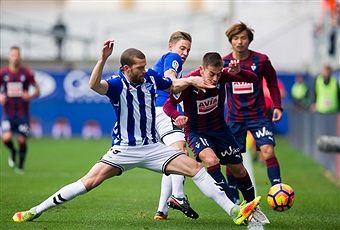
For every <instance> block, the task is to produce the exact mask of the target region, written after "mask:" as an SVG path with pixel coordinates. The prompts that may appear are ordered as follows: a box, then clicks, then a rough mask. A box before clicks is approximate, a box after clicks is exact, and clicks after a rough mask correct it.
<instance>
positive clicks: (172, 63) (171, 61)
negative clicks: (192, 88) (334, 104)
mask: <svg viewBox="0 0 340 230" xmlns="http://www.w3.org/2000/svg"><path fill="white" fill-rule="evenodd" d="M163 69H164V72H165V71H167V70H173V71H175V72H176V73H177V74H178V73H180V72H181V71H182V59H181V57H180V56H179V54H177V53H172V52H169V53H168V54H167V55H166V56H165V57H164V62H163Z"/></svg>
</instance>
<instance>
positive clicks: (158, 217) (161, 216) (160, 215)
mask: <svg viewBox="0 0 340 230" xmlns="http://www.w3.org/2000/svg"><path fill="white" fill-rule="evenodd" d="M167 218H168V215H165V214H164V212H161V211H157V213H156V215H155V216H154V217H153V219H154V220H166V219H167Z"/></svg>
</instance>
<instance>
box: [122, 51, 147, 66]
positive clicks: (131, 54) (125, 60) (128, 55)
mask: <svg viewBox="0 0 340 230" xmlns="http://www.w3.org/2000/svg"><path fill="white" fill-rule="evenodd" d="M134 58H138V59H145V55H144V53H143V52H142V51H140V50H138V49H135V48H129V49H127V50H125V51H124V52H123V53H122V54H121V55H120V64H121V65H122V66H124V65H127V66H130V67H131V66H132V65H133V64H135V61H134V60H133V59H134Z"/></svg>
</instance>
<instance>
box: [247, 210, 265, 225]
mask: <svg viewBox="0 0 340 230" xmlns="http://www.w3.org/2000/svg"><path fill="white" fill-rule="evenodd" d="M251 222H258V223H260V224H262V225H265V224H270V221H269V219H268V218H267V217H266V215H265V214H264V213H263V212H262V211H261V209H260V207H259V206H257V207H256V208H255V209H254V212H253V213H252V214H251V215H250V216H249V218H248V223H251Z"/></svg>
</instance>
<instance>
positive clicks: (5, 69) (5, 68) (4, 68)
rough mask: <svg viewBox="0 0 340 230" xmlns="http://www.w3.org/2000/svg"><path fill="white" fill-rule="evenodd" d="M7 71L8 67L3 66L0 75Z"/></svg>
mask: <svg viewBox="0 0 340 230" xmlns="http://www.w3.org/2000/svg"><path fill="white" fill-rule="evenodd" d="M7 70H8V66H4V67H2V68H1V69H0V73H1V74H3V73H5V72H7Z"/></svg>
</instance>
